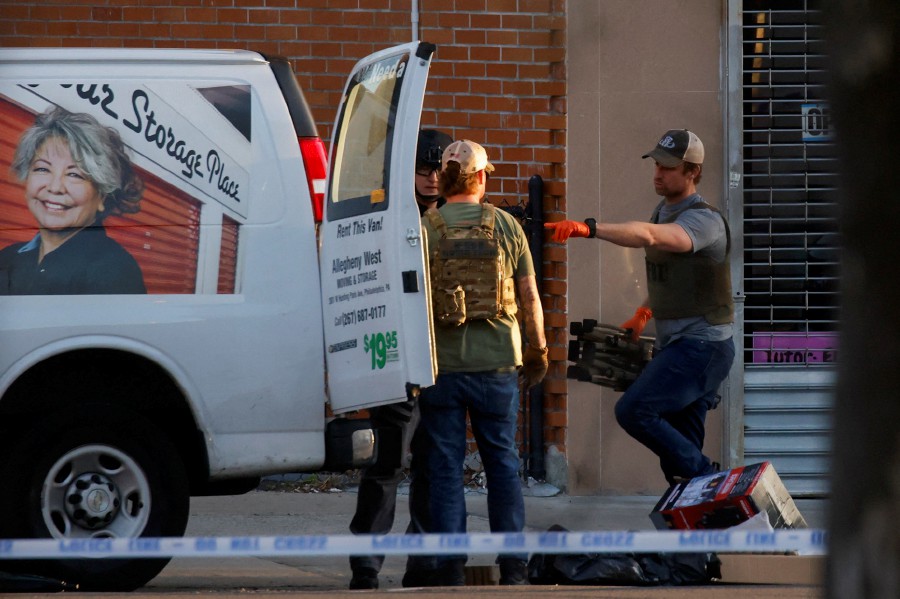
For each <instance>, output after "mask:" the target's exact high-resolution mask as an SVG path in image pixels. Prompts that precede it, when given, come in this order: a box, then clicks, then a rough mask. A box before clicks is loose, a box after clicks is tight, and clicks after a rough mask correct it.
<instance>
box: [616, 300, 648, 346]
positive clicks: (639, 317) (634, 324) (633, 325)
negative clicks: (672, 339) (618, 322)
mask: <svg viewBox="0 0 900 599" xmlns="http://www.w3.org/2000/svg"><path fill="white" fill-rule="evenodd" d="M651 318H653V310H651V309H650V308H648V307H647V306H641V307H640V308H638V309H637V310H635V311H634V316H632V317H631V318H629V319H628V320H626V321H625V322H623V323H622V327H621V328H623V329H631V340H632V341H637V340H638V339H639V338H640V336H641V333H643V332H644V327H645V326H647V321H648V320H650V319H651Z"/></svg>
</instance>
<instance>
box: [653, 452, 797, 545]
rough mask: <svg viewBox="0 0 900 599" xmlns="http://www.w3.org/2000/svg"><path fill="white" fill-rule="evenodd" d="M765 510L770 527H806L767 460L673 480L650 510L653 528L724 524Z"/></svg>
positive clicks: (727, 525)
mask: <svg viewBox="0 0 900 599" xmlns="http://www.w3.org/2000/svg"><path fill="white" fill-rule="evenodd" d="M760 512H765V513H766V516H767V517H768V520H769V524H770V525H771V526H772V528H806V521H805V520H804V519H803V516H802V515H800V511H799V510H798V509H797V506H796V505H795V504H794V500H793V499H792V498H791V496H790V494H789V493H788V491H787V489H786V488H785V487H784V484H783V483H782V482H781V479H780V478H778V474H777V473H776V472H775V468H774V467H773V466H772V464H770V463H769V462H761V463H759V464H751V465H749V466H743V467H740V468H735V469H734V470H729V471H728V472H717V473H715V474H707V475H705V476H698V477H696V478H692V479H691V480H689V481H687V482H683V483H679V484H676V485H672V486H671V487H670V488H669V490H668V491H666V492H665V493H664V494H663V496H662V497H661V498H660V500H659V502H658V503H657V504H656V507H654V508H653V511H652V512H651V513H650V520H651V521H652V522H653V525H654V526H656V528H657V530H666V529H676V530H691V529H701V528H706V529H710V528H729V527H731V526H735V525H737V524H740V523H741V522H745V521H747V520H749V519H750V518H752V517H753V516H755V515H757V514H759V513H760Z"/></svg>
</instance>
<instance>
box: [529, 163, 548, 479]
mask: <svg viewBox="0 0 900 599" xmlns="http://www.w3.org/2000/svg"><path fill="white" fill-rule="evenodd" d="M525 216H526V219H525V222H526V223H527V225H528V227H529V229H530V230H528V231H526V233H529V235H528V246H529V249H530V250H531V260H532V261H533V262H534V270H535V274H536V275H537V276H536V277H535V278H536V279H537V289H538V297H540V298H542V301H543V289H542V288H543V285H542V281H543V275H542V273H541V271H542V269H543V264H544V251H543V248H544V180H543V179H541V177H540V175H533V176H532V177H531V178H530V179H529V180H528V205H527V206H526V207H525ZM527 393H528V397H527V400H528V449H529V454H530V455H529V456H528V470H527V471H528V475H529V476H531V477H532V478H534V479H535V480H541V481H542V480H544V479H545V478H546V475H547V473H546V471H545V469H544V384H543V383H540V384H538V385H535V386H534V387H531V388H530V389H528V390H527Z"/></svg>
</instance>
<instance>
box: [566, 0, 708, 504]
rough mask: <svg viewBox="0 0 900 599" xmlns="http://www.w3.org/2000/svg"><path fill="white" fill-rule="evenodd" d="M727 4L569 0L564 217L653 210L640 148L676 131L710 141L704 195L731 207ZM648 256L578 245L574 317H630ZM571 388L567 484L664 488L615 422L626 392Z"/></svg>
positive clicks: (573, 249) (572, 251)
mask: <svg viewBox="0 0 900 599" xmlns="http://www.w3.org/2000/svg"><path fill="white" fill-rule="evenodd" d="M723 11H724V3H723V2H722V1H721V0H679V1H673V0H600V1H598V0H569V1H568V5H567V18H568V24H569V27H568V47H567V72H568V82H569V88H568V91H569V94H568V109H569V110H568V118H569V123H568V127H567V129H568V147H567V189H568V194H567V197H566V210H567V215H568V216H567V217H568V218H571V219H576V220H582V219H584V218H587V217H591V216H593V217H595V218H598V219H599V220H606V221H610V222H616V221H624V220H646V219H647V218H649V216H650V213H651V211H652V209H653V207H654V206H655V205H656V202H657V201H658V199H659V198H658V197H657V196H656V195H655V194H654V191H653V187H652V175H653V163H652V162H651V161H649V160H642V159H641V155H642V154H644V153H646V152H647V151H649V150H650V149H652V148H653V146H654V145H655V144H656V141H657V140H658V138H659V136H660V135H661V134H662V133H663V132H665V131H666V130H668V129H674V128H686V129H691V130H692V131H694V132H695V133H697V134H698V135H699V136H700V138H701V140H702V141H703V142H704V146H705V149H706V161H705V165H704V171H703V173H704V175H703V180H702V182H701V183H700V185H699V192H700V193H701V195H703V196H704V198H705V199H706V200H707V201H709V202H711V203H712V204H714V205H717V206H720V207H721V206H723V189H724V185H723V172H724V171H723V168H724V167H723V156H724V148H723V141H724V133H723V112H724V108H725V107H724V97H725V94H724V87H725V79H724V69H723V66H722V65H723V64H724V63H723V59H722V57H723V52H722V47H723V39H724V31H725V30H724V26H723V22H724V14H723ZM643 260H644V255H643V250H633V249H625V248H620V247H618V246H615V245H612V244H609V243H606V242H600V241H598V240H581V239H576V240H574V241H572V242H570V243H569V247H568V318H569V321H570V322H571V321H580V320H582V319H584V318H596V319H597V320H599V321H600V322H607V323H610V324H614V325H618V324H621V323H622V322H624V321H625V320H626V319H628V318H629V317H631V315H632V314H633V312H634V309H635V308H636V307H637V306H638V305H639V304H640V302H642V301H643V299H644V298H645V297H646V283H645V276H644V265H643ZM651 327H652V323H651V325H650V326H648V329H647V331H646V332H647V334H652V333H653V331H652V328H651ZM568 393H569V395H568V410H569V413H568V425H569V431H568V444H567V449H568V492H569V493H570V494H574V495H578V494H596V493H611V494H619V493H622V494H626V493H649V494H656V493H661V492H662V491H663V490H664V489H665V480H664V479H663V477H662V473H661V471H660V469H659V464H658V461H657V459H656V456H655V455H653V454H652V453H651V452H650V451H649V450H647V449H645V448H644V447H643V446H642V445H640V444H639V443H637V442H636V441H634V440H633V439H631V437H629V436H628V435H627V434H625V433H624V432H623V431H622V430H621V429H620V428H619V426H618V424H617V423H616V421H615V415H614V413H613V406H614V404H615V401H616V400H617V399H618V397H619V396H620V394H619V393H616V392H613V391H612V390H609V389H606V388H601V387H599V386H596V385H592V384H590V383H581V382H576V381H569V382H568ZM723 412H724V411H723V410H721V409H720V410H716V411H714V412H710V414H709V416H708V417H707V425H708V427H707V443H706V453H707V455H710V456H711V457H712V458H713V459H716V458H717V457H719V456H720V455H721V453H722V450H721V430H722V414H723Z"/></svg>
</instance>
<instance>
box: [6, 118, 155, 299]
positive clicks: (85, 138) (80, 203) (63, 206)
mask: <svg viewBox="0 0 900 599" xmlns="http://www.w3.org/2000/svg"><path fill="white" fill-rule="evenodd" d="M10 171H11V172H12V174H13V175H14V176H15V178H17V179H18V180H19V182H21V183H22V184H23V185H24V188H25V203H26V204H27V206H28V210H29V211H30V212H31V214H32V216H33V217H34V219H35V221H37V229H38V233H37V235H35V236H34V237H33V238H32V239H31V240H30V241H27V242H24V243H14V244H12V245H10V246H7V247H6V248H4V249H3V250H0V295H60V294H62V295H67V294H118V293H123V294H124V293H146V292H147V290H146V287H145V285H144V277H143V274H142V273H141V269H140V266H138V263H137V262H136V261H135V259H134V257H132V255H131V254H129V253H128V251H127V250H125V248H123V247H122V246H121V245H120V244H119V243H118V242H116V241H115V240H113V239H112V238H110V237H109V236H108V235H107V233H106V229H105V227H104V225H103V222H104V219H106V217H108V216H113V215H120V214H133V213H136V212H138V211H139V210H140V206H141V205H140V202H141V196H142V194H143V190H144V184H143V182H142V181H141V179H140V178H139V177H138V175H137V173H136V172H135V169H134V167H133V166H132V164H131V160H130V159H129V157H128V155H127V154H126V151H125V144H124V143H123V141H122V138H121V137H120V136H119V133H118V132H117V131H116V130H115V129H112V128H110V127H106V126H104V125H102V124H101V123H100V122H98V121H97V120H96V119H95V118H94V117H93V116H91V115H89V114H85V113H75V112H69V111H68V110H65V109H63V108H60V107H55V108H52V109H50V110H48V111H46V112H44V113H42V114H39V115H38V116H37V118H36V119H35V122H34V125H32V126H31V127H30V128H28V129H27V130H26V131H25V132H24V133H23V134H22V137H21V138H20V139H19V143H18V146H17V147H16V151H15V155H14V156H13V160H12V164H11V166H10Z"/></svg>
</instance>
